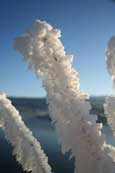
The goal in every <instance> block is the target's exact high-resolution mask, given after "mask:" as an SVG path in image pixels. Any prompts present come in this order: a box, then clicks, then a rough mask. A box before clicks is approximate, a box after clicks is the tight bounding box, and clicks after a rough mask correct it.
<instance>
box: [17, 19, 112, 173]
mask: <svg viewBox="0 0 115 173" xmlns="http://www.w3.org/2000/svg"><path fill="white" fill-rule="evenodd" d="M33 23H34V24H33V27H32V29H30V30H28V31H27V32H26V33H25V34H24V35H22V36H20V37H18V38H17V39H16V40H15V43H14V47H15V49H16V50H17V51H19V52H21V53H22V54H23V56H24V59H25V60H28V62H29V67H31V68H34V69H35V71H36V74H37V76H38V77H39V76H41V77H42V79H43V86H44V88H45V90H46V91H47V99H48V105H49V111H50V116H51V118H52V122H53V123H54V124H55V127H56V130H57V133H58V135H59V140H60V143H61V146H62V151H63V153H65V152H68V151H71V156H72V157H75V173H76V172H78V173H114V171H115V170H114V164H113V161H114V159H113V158H112V157H113V155H110V154H109V153H110V152H111V151H113V150H111V147H107V144H106V143H105V141H104V137H103V135H102V134H101V130H100V129H99V128H98V126H97V124H96V116H94V115H90V113H89V112H90V109H91V106H90V103H89V102H88V101H87V98H88V97H87V95H86V94H85V93H83V92H82V91H81V90H80V82H79V77H78V74H77V72H76V71H75V70H74V69H73V68H72V64H71V63H72V60H73V56H68V55H66V53H65V51H64V47H63V45H62V43H61V41H60V39H59V38H60V37H61V34H60V30H58V29H53V28H52V26H51V25H49V24H48V23H46V22H44V21H43V22H42V21H40V20H36V21H34V22H33Z"/></svg>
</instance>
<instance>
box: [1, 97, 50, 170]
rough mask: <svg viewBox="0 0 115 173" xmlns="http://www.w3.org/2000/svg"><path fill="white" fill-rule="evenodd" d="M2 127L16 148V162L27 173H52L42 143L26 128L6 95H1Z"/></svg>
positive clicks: (14, 151) (14, 152)
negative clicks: (29, 172)
mask: <svg viewBox="0 0 115 173" xmlns="http://www.w3.org/2000/svg"><path fill="white" fill-rule="evenodd" d="M0 126H1V127H2V128H3V131H4V133H5V137H6V139H7V140H8V141H9V142H10V143H11V145H12V146H13V147H14V150H13V154H14V155H15V156H16V160H17V161H18V162H19V163H20V164H21V165H22V167H23V169H24V170H26V171H31V172H32V173H51V168H50V166H49V165H48V159H47V157H46V155H45V153H44V152H43V150H42V149H41V146H40V143H39V142H38V141H37V140H36V139H35V138H34V137H33V136H32V132H31V131H30V130H29V129H28V128H27V127H26V126H25V124H24V122H23V121H22V119H21V116H20V115H19V112H18V111H17V110H16V109H15V108H14V107H13V106H12V104H11V101H10V100H8V99H7V98H6V96H5V95H4V94H2V95H0Z"/></svg>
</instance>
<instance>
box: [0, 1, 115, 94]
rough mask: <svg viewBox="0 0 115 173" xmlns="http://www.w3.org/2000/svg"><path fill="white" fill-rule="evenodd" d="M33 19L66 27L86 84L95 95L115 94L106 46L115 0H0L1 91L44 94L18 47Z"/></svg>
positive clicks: (114, 25) (114, 24)
mask: <svg viewBox="0 0 115 173" xmlns="http://www.w3.org/2000/svg"><path fill="white" fill-rule="evenodd" d="M34 19H41V20H46V21H47V22H49V23H50V24H51V25H53V26H54V27H56V28H60V29H61V31H62V42H63V44H64V46H65V50H66V52H67V54H74V56H75V59H74V62H73V66H74V68H75V69H76V70H77V71H78V73H79V77H80V81H81V89H82V90H83V91H85V92H87V93H89V94H91V95H105V94H113V93H114V92H113V90H112V82H111V80H110V77H109V75H108V72H107V69H106V64H105V48H106V45H107V42H108V40H109V39H110V37H111V36H112V35H115V3H114V2H112V0H0V92H6V93H7V94H8V95H13V96H28V97H29V96H33V97H38V96H40V97H42V96H44V95H45V91H44V90H43V88H42V82H41V81H40V80H38V79H36V76H35V74H34V71H29V70H28V69H27V64H26V63H24V62H23V61H22V56H21V55H20V54H19V53H17V52H15V50H14V49H13V40H14V38H15V37H17V36H19V35H20V34H21V33H23V32H24V31H25V30H26V28H28V27H30V26H31V22H32V20H34Z"/></svg>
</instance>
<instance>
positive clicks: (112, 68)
mask: <svg viewBox="0 0 115 173" xmlns="http://www.w3.org/2000/svg"><path fill="white" fill-rule="evenodd" d="M106 63H107V68H108V72H109V74H110V76H111V79H112V81H113V87H114V89H115V37H112V38H111V39H110V41H109V42H108V47H107V49H106ZM104 109H105V113H106V114H107V119H108V123H109V124H110V126H111V128H112V130H113V135H114V137H115V95H113V96H111V97H107V98H106V103H105V104H104Z"/></svg>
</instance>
